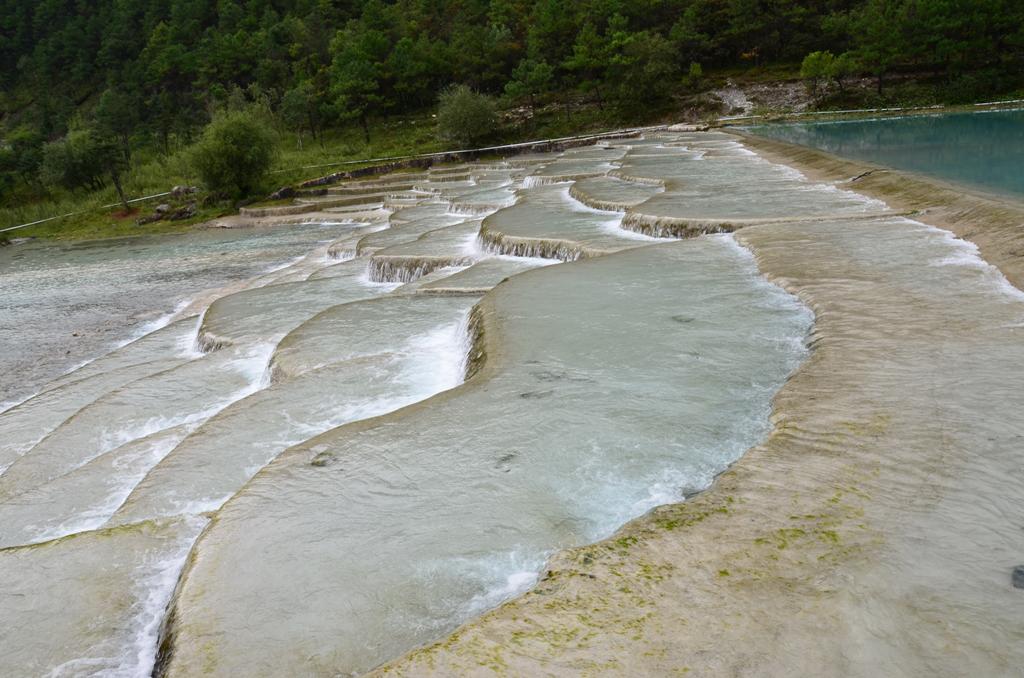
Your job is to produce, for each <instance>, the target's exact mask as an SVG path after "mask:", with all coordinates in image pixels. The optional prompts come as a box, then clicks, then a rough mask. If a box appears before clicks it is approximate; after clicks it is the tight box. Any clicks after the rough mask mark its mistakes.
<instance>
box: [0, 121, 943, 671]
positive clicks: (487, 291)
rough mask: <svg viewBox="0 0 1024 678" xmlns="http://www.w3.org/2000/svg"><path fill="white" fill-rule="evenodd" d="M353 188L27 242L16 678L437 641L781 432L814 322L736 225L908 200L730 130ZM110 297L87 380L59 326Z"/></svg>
mask: <svg viewBox="0 0 1024 678" xmlns="http://www.w3.org/2000/svg"><path fill="white" fill-rule="evenodd" d="M331 190H332V193H330V194H328V196H327V198H330V197H332V196H333V197H338V196H344V199H345V200H346V202H348V203H349V204H346V205H343V206H339V207H337V208H328V209H339V210H341V211H340V212H338V213H339V214H345V213H350V212H352V213H354V212H353V210H354V209H355V207H359V206H360V202H359V201H360V200H361V199H362V200H365V205H366V206H368V207H369V208H372V209H373V210H375V211H376V212H379V211H380V210H381V209H385V210H386V215H387V218H386V220H385V221H384V222H383V223H372V224H368V223H335V224H324V223H316V224H305V225H301V226H282V227H277V228H275V229H268V230H262V231H238V232H231V233H214V234H209V233H208V232H197V233H195V234H190V235H188V236H180V237H177V239H158V240H154V241H152V242H146V241H140V242H138V243H134V242H133V243H132V244H131V245H130V247H131V248H132V249H131V250H126V249H119V248H118V247H117V246H115V244H113V243H107V244H102V245H97V246H96V247H97V248H98V249H97V250H96V253H94V254H83V253H84V252H89V251H90V250H89V247H81V248H79V247H74V246H72V247H64V248H43V247H38V248H34V249H31V250H23V251H22V252H21V253H18V252H17V250H12V251H13V252H14V254H11V253H3V255H2V256H4V257H6V259H5V260H3V261H2V262H0V265H2V266H3V268H0V276H2V277H4V279H5V292H6V291H7V289H8V288H7V287H6V285H7V284H8V283H9V284H10V290H11V297H10V299H12V300H14V301H15V302H16V303H13V302H12V305H11V308H12V309H14V313H13V314H11V315H10V317H11V319H12V324H11V327H12V328H14V329H13V330H5V332H8V333H9V334H10V337H11V338H12V340H11V346H12V350H11V351H9V352H8V354H7V355H6V356H5V359H6V360H8V361H9V364H10V368H9V369H7V370H5V371H4V374H5V375H6V376H5V378H4V384H3V387H4V389H5V390H4V391H3V392H4V393H7V394H9V395H10V396H11V397H12V398H13V399H15V400H17V399H18V398H19V397H21V398H23V397H25V396H28V395H30V394H31V393H33V392H38V393H37V395H35V396H33V397H30V398H28V399H27V400H24V402H21V403H20V404H17V405H14V406H11V407H9V408H8V409H7V410H6V411H4V412H2V413H0V581H3V582H4V585H3V587H2V588H0V610H2V611H0V615H2V618H3V621H4V622H5V623H4V624H3V625H2V626H0V666H2V667H3V668H4V669H5V674H9V675H14V676H22V675H26V676H28V675H40V674H52V675H88V674H106V675H139V676H142V675H149V674H150V673H151V672H152V671H153V669H154V665H156V666H157V668H158V671H159V672H161V673H163V674H167V675H196V674H198V673H210V674H215V675H247V676H275V675H286V674H290V673H296V672H299V673H329V674H350V673H359V672H363V671H366V670H369V669H371V668H373V667H374V666H377V665H379V664H381V663H382V662H385V661H387V660H389V659H391V658H394V657H396V656H398V655H400V654H402V653H403V652H405V651H407V650H409V649H411V648H414V647H416V646H417V645H420V644H422V643H425V642H428V641H431V640H436V639H438V638H441V637H443V636H444V635H445V633H447V632H449V631H450V630H452V629H453V628H455V627H456V626H458V625H459V624H461V623H463V622H465V621H467V620H468V619H470V618H472V617H474V616H475V615H478V614H480V613H481V612H483V611H485V610H487V609H489V608H491V607H494V606H495V605H497V604H499V603H500V602H502V601H503V600H505V599H507V598H509V597H510V596H513V595H516V594H517V593H520V592H522V591H523V590H525V589H526V588H528V587H529V586H530V585H531V584H532V583H533V582H534V581H535V580H536V578H537V576H538V573H539V572H541V570H542V569H543V567H544V563H545V561H546V559H547V558H548V557H549V556H551V555H552V554H553V553H555V552H556V551H558V550H559V549H564V548H568V547H572V546H577V545H581V544H586V543H590V542H593V541H595V540H599V539H602V538H604V537H607V536H609V535H611V534H612V533H613V532H614V531H615V530H616V529H617V528H618V527H620V526H621V525H622V524H623V523H624V522H626V521H628V520H630V519H632V518H634V517H637V516H639V515H641V514H643V513H644V512H646V511H648V510H649V509H651V508H652V507H654V506H657V505H659V504H663V503H668V502H676V501H680V500H683V499H684V498H685V497H686V496H688V495H690V494H692V493H694V492H698V491H701V490H703V489H706V488H707V487H708V486H709V484H710V483H711V481H712V480H713V478H714V477H715V476H716V475H717V474H718V473H720V472H721V471H723V470H724V469H725V468H726V467H728V465H730V464H732V463H733V462H735V461H736V460H737V459H739V458H740V457H741V456H742V454H743V453H744V451H745V450H747V449H748V448H750V447H751V446H753V445H755V444H757V443H758V442H760V441H761V440H763V439H764V438H765V436H766V435H767V434H768V432H769V430H770V422H769V414H770V412H771V403H772V397H773V395H774V394H775V393H776V391H777V390H778V389H779V388H780V387H781V386H782V384H783V383H784V382H785V380H786V379H787V377H788V376H789V375H790V374H791V373H792V372H793V371H794V370H795V369H797V367H798V366H799V365H800V364H801V362H802V361H803V360H804V359H805V358H806V356H807V348H806V347H805V340H806V338H807V337H808V335H809V333H810V331H811V321H812V317H811V314H810V312H809V310H808V309H806V308H805V307H804V306H802V305H801V304H800V303H799V302H798V301H797V300H796V299H795V298H794V297H792V296H790V295H789V294H786V293H785V292H783V291H782V290H781V289H780V288H779V287H776V286H775V285H772V284H769V283H768V282H766V281H765V280H764V279H763V278H762V277H761V275H760V274H759V272H758V270H757V267H756V265H755V263H754V261H753V259H752V257H751V256H750V255H749V253H748V252H747V251H746V250H745V249H743V248H742V247H740V246H739V245H738V244H737V242H736V240H735V239H734V237H733V236H732V235H730V234H728V233H727V231H729V230H732V229H733V228H735V226H736V224H747V223H758V222H759V221H760V222H767V223H772V222H775V221H779V220H786V219H788V220H791V221H792V222H793V223H804V224H812V223H814V222H815V221H816V220H822V219H826V218H828V217H831V218H837V219H840V220H855V219H865V218H867V219H869V220H870V219H880V218H885V217H886V215H887V214H888V210H887V209H886V208H885V206H884V205H882V204H880V203H877V202H875V201H871V200H868V199H865V198H862V197H860V196H857V195H854V194H851V193H847V192H843V191H839V190H837V189H835V188H834V187H830V186H823V185H815V184H811V183H809V182H807V181H806V180H805V179H804V178H803V177H802V176H801V175H799V174H798V173H796V172H793V171H792V170H788V169H787V168H783V167H780V166H777V165H772V164H769V163H767V162H764V161H763V160H761V159H760V158H758V157H756V156H754V155H752V154H751V153H750V152H748V151H746V150H745V149H744V148H743V147H742V146H741V145H740V144H738V143H736V142H735V141H734V140H732V139H731V138H730V137H728V136H727V135H721V134H692V133H662V134H655V135H650V136H648V137H647V138H645V139H635V140H631V139H627V140H621V141H616V142H614V143H608V144H603V145H600V146H593V147H587V148H580V149H573V150H569V151H566V152H565V153H562V154H551V155H541V156H531V157H530V158H527V159H524V158H518V159H516V158H513V159H511V161H510V162H509V163H490V164H486V165H485V164H480V165H465V166H459V167H454V168H439V169H435V170H431V171H428V172H423V173H417V174H415V175H411V174H410V175H396V176H395V177H391V178H382V179H380V180H367V181H363V182H353V183H352V184H351V185H349V186H343V187H337V188H333V189H331ZM360 196H364V197H363V198H361V197H360ZM325 204H330V203H329V201H328V200H327V199H325ZM376 212H375V213H376ZM680 224H684V225H686V224H688V225H690V226H687V227H688V228H691V227H692V225H693V224H703V225H704V228H705V229H706V230H707V231H709V232H712V233H714V232H718V233H717V234H714V235H706V236H703V237H698V238H692V239H686V240H673V239H670V238H665V237H662V236H665V235H667V234H669V233H670V232H671V229H672V228H676V227H678V226H679V225H680ZM690 234H691V235H692V234H693V233H690ZM922 246H923V247H927V245H922ZM121 247H122V248H123V247H126V246H125V245H123V244H122V245H121ZM936 251H938V250H936ZM925 254H927V253H925ZM922 256H925V255H922ZM83 257H84V258H83ZM218 263H224V265H225V266H224V269H223V270H221V269H220V268H219V267H218V265H217V264H218ZM556 264H559V265H556ZM72 271H74V272H76V273H78V275H79V277H77V278H75V281H74V282H72V281H71V280H69V273H71V272H72ZM161 271H164V272H166V275H164V277H160V275H161V274H160V272H161ZM170 271H177V273H175V274H174V275H172V274H171V273H170ZM225 271H227V272H225ZM154 272H155V273H154ZM150 274H152V275H150ZM147 276H149V277H147ZM152 276H156V277H155V278H154V277H152ZM113 279H117V280H118V281H120V282H119V283H118V284H119V288H118V290H120V291H117V290H113V289H109V288H103V287H102V283H103V282H104V281H109V280H113ZM167 280H170V281H171V282H167ZM172 283H173V284H172ZM211 288H214V289H212V290H211ZM103 289H106V290H107V291H105V292H101V291H98V290H103ZM99 298H102V300H103V304H105V306H104V308H105V310H104V311H103V312H102V313H99V314H97V315H96V316H91V315H88V314H85V315H83V318H87V320H83V321H82V322H83V323H84V324H85V325H87V326H97V327H99V326H102V327H106V328H108V330H107V331H106V333H105V334H104V338H103V339H102V341H101V340H99V339H97V340H95V341H92V342H91V343H88V344H83V346H82V347H79V348H78V349H76V350H77V351H78V352H77V353H76V354H75V355H74V358H75V360H76V361H77V362H82V361H85V360H88V361H89V362H87V363H86V364H85V365H83V366H81V367H79V368H78V369H77V370H73V371H70V372H67V373H66V374H61V372H63V371H65V370H67V368H68V366H69V361H70V360H71V358H70V357H65V356H62V355H61V349H62V348H63V346H64V344H66V343H68V340H67V339H66V338H63V339H59V340H58V339H54V338H53V337H52V336H51V335H52V334H53V333H54V332H55V329H54V328H55V327H58V326H59V321H57V320H55V319H54V317H57V316H59V315H60V314H62V313H67V312H71V311H65V309H72V308H75V307H76V305H77V304H79V303H81V304H88V303H93V302H92V301H90V300H93V299H99ZM97 303H99V302H97ZM33 304H35V308H37V309H47V310H48V311H52V314H53V317H51V315H50V313H49V312H48V313H45V314H43V313H40V314H33V313H32V312H31V309H32V308H33ZM175 308H177V309H178V310H177V312H176V313H171V314H168V311H169V310H173V309H175ZM143 309H148V310H149V311H151V312H153V313H154V314H155V315H154V317H153V319H152V320H151V322H153V324H152V325H150V326H149V327H143V326H141V325H140V324H139V323H138V322H135V323H134V324H133V323H132V322H130V321H128V320H125V319H130V318H136V317H137V316H138V314H139V313H142V312H143ZM75 312H78V311H75ZM82 313H84V311H82ZM161 314H166V315H161ZM37 315H40V316H41V317H42V318H43V319H40V317H37ZM6 320H7V314H6V311H5V321H6ZM157 320H159V322H157ZM89 323H93V324H94V325H89ZM6 326H7V323H6V322H5V327H6ZM147 329H148V330H150V331H149V332H148V333H144V332H145V331H146V330H147ZM133 336H134V337H137V338H135V339H134V341H131V342H130V343H127V344H124V345H123V346H120V347H119V348H116V349H114V350H113V351H110V352H108V353H103V350H102V349H103V348H104V347H105V346H107V345H109V344H111V343H116V342H118V341H121V342H123V341H125V340H128V339H131V338H132V337H133ZM14 339H16V341H14ZM6 340H7V338H6V336H5V341H6ZM28 345H34V346H37V347H40V348H39V349H38V350H39V353H40V356H41V358H42V360H41V366H40V367H39V368H33V369H32V370H27V371H25V379H24V380H23V379H21V378H20V376H19V377H13V376H12V375H20V374H21V372H20V371H19V370H20V369H21V368H19V367H18V366H19V365H24V364H28V362H30V361H31V359H32V358H31V356H29V355H28V354H26V353H25V352H24V351H23V350H20V349H19V348H18V347H19V346H28ZM64 350H66V349H64ZM44 382H48V383H44ZM8 611H12V612H8ZM11 621H16V623H8V622H11ZM161 634H162V638H163V642H162V647H163V651H162V654H161V655H160V657H159V663H158V653H157V648H158V637H160V635H161Z"/></svg>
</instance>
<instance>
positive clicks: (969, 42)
mask: <svg viewBox="0 0 1024 678" xmlns="http://www.w3.org/2000/svg"><path fill="white" fill-rule="evenodd" d="M0 30H2V34H3V39H2V40H0V79H2V80H0V86H2V91H3V97H2V99H0V115H2V116H3V123H2V127H0V129H2V135H3V137H4V143H3V145H2V146H3V149H4V151H5V152H6V153H7V160H6V161H5V164H6V165H7V168H6V170H7V171H8V172H10V173H14V174H16V175H18V176H23V177H24V178H26V180H27V179H28V178H30V177H31V176H32V173H33V172H34V171H35V169H36V168H37V167H38V164H39V162H40V159H41V157H42V151H41V150H40V148H41V144H42V143H44V142H46V141H53V140H55V139H59V138H61V137H63V136H64V135H66V134H68V132H69V131H74V130H75V129H76V127H77V126H82V125H87V126H89V127H90V128H91V129H93V130H98V132H97V133H98V134H100V136H102V139H103V143H104V144H106V146H107V147H109V145H110V143H111V142H113V143H115V145H117V146H119V148H120V151H121V153H122V155H123V157H124V160H125V161H126V162H130V159H131V153H132V150H133V146H134V145H135V144H140V143H141V144H146V145H147V146H148V147H151V148H156V149H162V150H163V151H164V152H167V151H168V149H169V145H170V141H171V140H172V139H189V138H191V137H192V136H193V135H194V134H195V132H196V131H197V130H198V129H199V128H200V127H201V126H202V125H204V124H206V123H207V122H208V121H209V119H210V115H211V112H212V111H214V110H216V109H217V108H219V107H223V106H225V105H226V104H227V103H228V102H230V100H231V99H232V98H233V97H234V98H242V99H245V100H247V101H256V102H259V103H260V104H262V105H265V106H266V107H267V108H269V109H270V110H271V111H273V112H274V114H275V115H276V116H277V117H278V118H279V119H280V120H283V121H285V123H286V124H287V125H288V126H289V127H290V128H292V129H293V130H296V131H299V132H301V133H304V134H307V135H312V136H313V137H314V138H316V137H320V136H322V134H323V131H324V129H325V128H329V127H331V126H334V125H338V124H343V123H361V124H362V125H363V126H364V128H365V125H366V121H367V119H368V118H373V117H376V116H381V115H388V114H391V113H395V112H410V111H416V110H422V109H424V108H426V107H429V106H431V105H433V104H434V103H435V102H436V100H437V95H438V92H439V91H440V90H441V89H442V88H443V87H445V86H446V85H448V84H451V83H462V84H466V85H469V86H471V87H472V88H474V89H476V90H477V91H480V92H483V93H488V94H494V95H502V96H505V97H506V100H508V101H513V102H516V103H521V104H523V105H530V106H532V105H534V103H536V102H537V101H538V100H541V99H543V98H544V97H548V96H550V93H551V92H558V93H559V95H560V96H566V95H570V94H572V95H574V96H576V97H577V99H582V98H585V99H586V100H588V101H590V102H593V103H594V104H595V105H597V106H600V107H606V106H607V107H608V108H609V109H611V110H616V111H623V110H626V111H628V110H629V109H630V108H633V109H636V108H640V107H651V106H657V105H659V103H662V104H663V102H665V101H667V100H668V99H669V98H670V97H671V96H672V95H673V94H676V93H679V92H684V91H686V88H687V87H690V88H692V87H694V86H695V83H696V82H698V81H699V80H700V78H701V74H702V73H707V72H708V71H709V69H712V70H713V69H718V68H731V67H736V66H743V65H746V66H749V67H757V66H762V65H765V64H773V63H794V64H799V63H800V62H801V61H802V60H803V59H804V57H805V56H806V55H807V54H809V53H812V52H816V51H825V50H828V51H829V52H830V53H831V54H832V55H835V56H836V57H837V58H840V57H842V59H841V61H840V63H841V65H842V67H843V70H844V72H846V73H860V74H865V75H872V76H875V77H877V78H878V81H879V85H880V86H881V83H882V82H883V79H884V78H885V77H886V76H887V75H888V74H890V73H894V72H897V73H898V72H908V71H914V72H927V73H929V74H931V76H933V77H936V78H940V79H942V78H945V79H947V80H948V81H949V82H955V81H957V80H958V79H964V78H967V79H968V82H969V87H968V89H969V90H970V91H969V93H968V94H965V95H964V96H984V95H985V94H986V93H988V92H990V91H996V90H998V89H999V88H1000V87H1001V86H1003V85H1004V84H1005V82H1006V80H1007V78H1012V77H1013V76H1012V74H1015V73H1019V72H1020V70H1021V66H1022V64H1024V59H1022V56H1024V2H1022V1H1021V0H580V1H578V2H569V1H566V0H396V1H394V2H384V1H383V0H218V1H212V0H0ZM83 120H84V122H83ZM86 141H88V140H87V139H84V138H83V139H79V141H78V143H86ZM96 143H100V142H99V141H96Z"/></svg>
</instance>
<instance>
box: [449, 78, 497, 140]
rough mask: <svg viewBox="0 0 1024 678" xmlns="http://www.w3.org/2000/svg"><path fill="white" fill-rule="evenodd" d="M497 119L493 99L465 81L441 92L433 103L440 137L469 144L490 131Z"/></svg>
mask: <svg viewBox="0 0 1024 678" xmlns="http://www.w3.org/2000/svg"><path fill="white" fill-rule="evenodd" d="M496 123H497V114H496V113H495V107H494V102H493V101H492V100H491V98H490V97H488V96H486V95H483V94H478V93H477V92H474V91H473V90H472V89H471V88H469V87H468V86H466V85H455V86H453V87H448V88H447V89H445V90H443V91H442V92H441V96H440V97H439V99H438V107H437V133H438V136H440V137H441V139H442V141H449V142H453V143H455V144H458V145H459V146H470V145H473V144H476V143H479V142H480V141H481V140H482V139H486V138H487V137H488V136H490V135H491V134H493V133H494V127H495V124H496Z"/></svg>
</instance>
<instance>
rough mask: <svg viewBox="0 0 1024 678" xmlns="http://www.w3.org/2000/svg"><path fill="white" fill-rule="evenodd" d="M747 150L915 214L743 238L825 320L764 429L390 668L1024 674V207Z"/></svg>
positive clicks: (818, 160)
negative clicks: (722, 466) (668, 498)
mask: <svg viewBox="0 0 1024 678" xmlns="http://www.w3.org/2000/svg"><path fill="white" fill-rule="evenodd" d="M744 143H745V144H746V145H747V146H748V147H750V148H752V149H753V150H756V151H757V152H758V153H759V154H761V155H762V156H763V157H766V158H767V159H769V160H772V161H778V162H784V163H785V164H788V165H791V166H794V167H797V168H798V169H800V170H801V171H804V172H805V173H806V174H807V175H808V176H809V177H811V178H812V179H816V180H827V181H830V182H836V183H838V184H839V187H840V188H844V189H850V190H856V191H859V192H862V193H864V194H866V195H869V196H871V197H876V198H879V199H883V200H885V201H886V202H887V203H888V204H889V205H890V206H891V207H892V208H894V209H895V210H898V211H906V210H914V211H917V212H918V213H919V215H918V216H915V219H916V220H917V221H910V220H907V219H903V218H898V217H892V218H882V219H866V220H863V221H850V220H846V221H841V222H839V221H837V222H834V223H829V222H827V221H824V222H820V223H794V224H786V223H772V224H765V225H759V226H751V227H748V228H743V229H741V230H739V231H738V232H737V234H736V237H737V239H738V240H739V242H740V243H742V244H743V245H745V246H746V247H748V248H749V249H750V250H751V251H752V252H753V253H754V255H755V257H756V259H757V263H758V265H759V267H760V268H761V271H762V272H763V273H764V274H765V275H766V276H768V277H769V278H770V279H771V280H772V281H774V282H776V283H778V284H780V285H782V286H783V287H785V288H786V289H787V290H789V291H790V292H792V293H794V294H797V295H799V296H800V298H801V299H803V300H804V301H805V303H807V304H808V305H809V306H810V307H811V308H812V309H813V310H814V312H815V315H816V326H815V333H814V336H813V337H811V338H810V343H811V346H812V348H813V351H812V354H811V357H810V358H809V360H808V361H807V362H806V363H805V364H804V365H803V367H802V368H800V370H798V372H797V373H796V374H794V375H793V377H792V378H791V379H790V381H789V382H788V383H787V384H786V386H785V387H784V388H783V389H782V391H780V392H779V394H778V395H777V397H776V399H775V403H774V415H773V416H774V431H773V433H772V434H771V436H770V437H769V438H768V439H767V440H766V441H765V442H764V443H763V444H762V445H760V446H758V447H756V448H754V449H752V450H750V451H749V452H748V453H747V454H746V455H745V456H744V457H743V458H742V459H741V460H740V461H739V462H738V463H736V464H735V465H734V466H733V467H732V468H731V469H730V470H729V471H727V472H726V473H724V474H722V475H721V476H720V477H719V478H718V480H717V481H716V483H715V485H714V486H713V487H712V489H710V490H709V491H707V492H704V493H702V494H700V495H698V496H695V497H693V498H691V499H690V500H688V501H686V502H685V503H682V504H676V505H670V506H663V507H661V508H658V509H656V510H654V511H653V512H651V513H650V514H648V515H646V516H644V517H642V518H640V519H637V520H635V521H633V522H632V523H630V524H628V525H627V526H625V527H624V528H622V529H621V530H620V531H619V532H618V533H617V534H616V535H615V536H614V537H612V538H610V539H608V540H606V541H603V542H601V543H598V544H594V545H592V546H588V547H584V548H580V549H576V550H573V551H569V552H564V553H561V554H559V555H558V556H556V557H555V558H554V559H553V560H552V561H551V562H550V563H549V568H548V570H547V572H546V574H545V576H543V577H542V579H541V581H540V582H539V583H538V584H537V586H536V587H535V588H534V589H533V590H532V591H531V592H529V593H527V594H525V595H524V596H522V597H520V598H518V599H515V600H513V601H510V602H509V603H507V604H505V605H504V606H502V607H500V608H499V609H497V610H494V611H492V612H491V613H489V614H487V615H485V616H484V617H482V618H480V619H478V620H475V621H473V622H471V623H469V624H467V625H465V626H464V627H462V628H461V629H459V630H458V631H457V632H455V633H454V634H453V635H451V636H450V637H449V638H447V639H445V640H443V641H441V642H439V643H437V644H434V645H432V646H429V647H426V648H422V649H420V650H417V651H414V652H412V653H410V654H408V655H406V656H405V657H403V658H400V659H398V660H396V661H395V662H392V663H391V664H389V665H387V666H385V667H383V668H382V669H380V671H379V673H381V674H386V675H408V676H412V675H445V676H448V675H510V676H549V675H628V676H646V675H659V676H660V675H696V676H791V675H795V676H963V675H976V676H1019V675H1021V672H1022V671H1024V668H1022V667H1024V591H1021V590H1017V589H1014V588H1013V587H1012V584H1011V571H1012V569H1013V567H1014V566H1016V565H1019V564H1021V563H1024V518H1022V517H1021V507H1022V506H1024V412H1022V409H1024V408H1021V407H1020V402H1021V401H1020V392H1021V391H1020V385H1021V384H1022V383H1024V342H1022V341H1021V338H1022V336H1024V335H1022V332H1024V295H1022V294H1021V293H1020V292H1019V291H1017V290H1016V289H1015V288H1013V287H1012V286H1011V285H1010V284H1008V283H1007V281H1006V279H1004V278H1003V277H1002V275H1000V273H999V270H1001V271H1002V272H1003V273H1004V274H1005V275H1006V278H1008V279H1009V281H1010V282H1012V283H1014V284H1017V285H1021V284H1022V283H1024V265H1022V262H1024V257H1022V254H1024V228H1022V224H1024V207H1022V206H1021V205H1019V204H1015V203H1013V202H1012V201H1009V200H1002V199H998V198H989V197H984V196H974V195H968V194H965V193H962V192H961V191H959V190H957V189H955V188H954V187H951V186H948V185H944V184H942V183H940V182H935V181H930V180H926V179H921V178H917V177H911V176H908V175H904V174H900V173H896V172H893V171H888V170H884V171H883V170H880V169H878V168H874V167H871V166H869V165H865V164H864V163H856V162H847V161H844V160H840V159H837V158H834V157H832V156H829V155H827V154H824V153H821V152H818V151H813V150H808V149H802V148H798V147H794V146H790V145H787V144H783V143H779V142H774V141H767V140H761V139H744ZM865 172H870V173H869V174H866V175H864V173H865ZM860 175H864V176H861V178H859V179H857V180H856V181H849V179H851V178H853V177H858V176H860ZM920 222H925V223H927V224H931V225H933V226H937V227H941V228H944V229H949V230H952V231H953V232H954V233H956V234H957V235H958V236H961V237H963V238H966V239H970V240H971V241H972V242H974V243H976V244H977V246H978V248H979V249H980V253H981V256H982V257H984V259H985V260H987V261H988V262H990V263H992V264H995V265H996V266H998V267H999V270H996V269H995V268H993V267H991V266H988V265H986V264H985V263H984V262H983V261H981V260H980V259H979V258H978V257H977V256H975V255H974V253H973V252H972V248H971V246H970V245H969V244H967V243H964V242H962V241H957V240H954V239H952V238H950V237H949V236H948V234H946V233H944V232H942V231H938V230H936V229H934V228H929V227H928V226H925V225H924V224H922V223H920Z"/></svg>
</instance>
